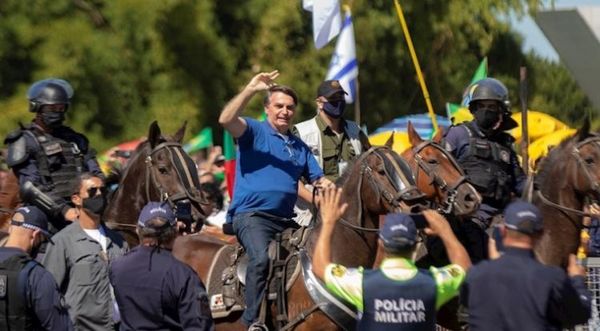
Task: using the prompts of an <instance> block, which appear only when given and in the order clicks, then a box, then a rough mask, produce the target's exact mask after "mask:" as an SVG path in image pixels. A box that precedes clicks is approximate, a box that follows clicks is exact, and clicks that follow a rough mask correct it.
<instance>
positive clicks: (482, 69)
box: [471, 56, 488, 84]
mask: <svg viewBox="0 0 600 331" xmlns="http://www.w3.org/2000/svg"><path fill="white" fill-rule="evenodd" d="M487 71H488V70H487V56H486V57H484V58H483V60H481V63H480V64H479V67H477V70H476V71H475V74H473V78H471V84H473V83H475V82H477V81H479V80H482V79H484V78H487V76H488V72H487Z"/></svg>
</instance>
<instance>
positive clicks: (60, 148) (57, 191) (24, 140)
mask: <svg viewBox="0 0 600 331" xmlns="http://www.w3.org/2000/svg"><path fill="white" fill-rule="evenodd" d="M72 97H73V88H72V87H71V85H70V84H69V83H68V82H67V81H65V80H62V79H56V78H49V79H44V80H41V81H38V82H36V83H34V84H33V85H31V87H30V88H29V91H28V92H27V98H28V99H29V111H30V112H32V113H35V118H34V119H33V121H32V122H31V123H30V124H28V125H25V126H23V125H21V128H19V129H17V130H15V131H13V132H11V133H9V134H8V136H7V137H6V138H5V140H4V143H5V144H8V153H7V160H6V161H7V164H8V166H9V167H10V168H12V170H13V172H14V173H15V175H16V176H17V178H18V179H19V184H20V185H21V197H22V199H23V200H24V201H25V202H28V203H31V204H34V205H36V206H38V207H39V208H40V209H42V210H43V211H44V212H45V213H46V214H47V215H48V217H49V220H50V222H51V225H53V227H54V228H52V227H51V232H55V231H56V230H60V229H61V228H63V227H64V226H65V225H66V223H65V218H66V219H68V220H72V219H74V218H75V217H76V215H75V211H74V210H73V209H70V208H69V207H68V205H67V203H66V202H67V201H69V198H70V192H69V180H71V179H72V178H74V177H76V176H77V175H78V174H80V173H82V172H85V171H89V172H92V173H93V174H94V175H96V176H98V177H101V178H104V175H103V174H102V171H101V170H100V167H99V166H98V162H97V161H96V156H95V152H94V151H93V150H92V149H90V148H89V143H88V140H87V138H86V137H85V136H84V135H82V134H80V133H77V132H75V131H74V130H72V129H71V128H69V127H66V126H64V125H63V122H64V119H65V114H66V112H67V110H68V109H69V107H70V105H71V98H72ZM28 183H29V184H28ZM65 216H66V217H65Z"/></svg>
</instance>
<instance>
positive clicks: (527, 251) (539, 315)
mask: <svg viewBox="0 0 600 331" xmlns="http://www.w3.org/2000/svg"><path fill="white" fill-rule="evenodd" d="M504 218H505V223H504V225H503V226H501V227H500V232H501V236H502V242H503V246H504V250H503V253H502V255H501V256H500V257H499V258H497V259H495V260H488V261H483V262H481V263H479V264H478V265H476V266H474V267H473V268H472V269H471V270H470V271H469V274H468V275H467V279H466V281H465V284H464V286H463V288H462V289H461V295H460V299H461V301H462V304H463V305H464V306H465V307H466V308H467V310H468V314H469V317H468V323H469V327H470V329H471V330H474V331H476V330H486V331H494V330H560V329H565V328H571V327H573V326H574V325H576V324H580V323H584V322H586V321H587V320H588V318H589V317H590V314H591V300H592V298H591V293H590V292H589V291H588V290H587V289H586V286H585V278H584V277H585V269H584V268H583V267H582V266H580V265H578V264H577V262H576V258H575V256H574V255H571V256H570V257H569V265H568V267H567V273H565V271H564V270H562V269H560V268H558V267H551V266H545V265H543V264H542V263H540V262H539V261H538V260H537V259H536V258H535V255H534V253H533V247H534V246H535V243H536V241H537V240H539V239H540V237H541V234H542V231H543V220H542V216H541V213H540V211H539V210H538V208H537V207H535V206H534V205H532V204H530V203H527V202H523V201H515V202H513V203H511V204H509V205H508V207H506V210H505V212H504Z"/></svg>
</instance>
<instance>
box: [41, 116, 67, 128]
mask: <svg viewBox="0 0 600 331" xmlns="http://www.w3.org/2000/svg"><path fill="white" fill-rule="evenodd" d="M64 120H65V113H58V112H48V113H42V122H44V125H46V126H47V127H49V128H56V127H59V126H60V125H61V124H62V122H64Z"/></svg>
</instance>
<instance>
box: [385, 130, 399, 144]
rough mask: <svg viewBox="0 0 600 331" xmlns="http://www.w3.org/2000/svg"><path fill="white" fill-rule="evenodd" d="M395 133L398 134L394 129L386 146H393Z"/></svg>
mask: <svg viewBox="0 0 600 331" xmlns="http://www.w3.org/2000/svg"><path fill="white" fill-rule="evenodd" d="M394 134H396V131H392V134H390V137H389V138H388V140H387V141H386V142H385V145H384V146H385V147H388V148H392V146H394Z"/></svg>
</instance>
